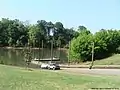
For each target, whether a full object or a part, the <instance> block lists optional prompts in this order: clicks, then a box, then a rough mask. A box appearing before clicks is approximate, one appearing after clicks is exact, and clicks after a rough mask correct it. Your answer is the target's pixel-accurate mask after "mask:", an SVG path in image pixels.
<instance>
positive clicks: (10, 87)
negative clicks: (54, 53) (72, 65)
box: [0, 65, 120, 90]
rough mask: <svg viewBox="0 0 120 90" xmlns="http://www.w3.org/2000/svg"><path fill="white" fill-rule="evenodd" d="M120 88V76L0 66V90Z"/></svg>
mask: <svg viewBox="0 0 120 90" xmlns="http://www.w3.org/2000/svg"><path fill="white" fill-rule="evenodd" d="M110 87H111V88H120V76H100V75H75V74H67V73H61V71H60V72H54V71H52V72H51V71H48V70H35V69H33V71H28V70H25V69H24V68H19V67H12V66H5V65H0V90H89V89H90V88H110Z"/></svg>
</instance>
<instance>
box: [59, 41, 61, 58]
mask: <svg viewBox="0 0 120 90" xmlns="http://www.w3.org/2000/svg"><path fill="white" fill-rule="evenodd" d="M60 54H61V40H59V59H60Z"/></svg>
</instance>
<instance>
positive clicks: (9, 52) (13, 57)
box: [0, 48, 68, 66]
mask: <svg viewBox="0 0 120 90" xmlns="http://www.w3.org/2000/svg"><path fill="white" fill-rule="evenodd" d="M39 54H40V55H39ZM41 55H42V50H40V51H39V50H32V57H33V58H39V56H40V57H41ZM50 56H51V51H50V50H49V49H44V50H43V58H50ZM53 56H54V57H59V56H60V60H61V61H60V62H61V63H66V62H67V61H68V60H67V50H60V51H59V50H54V51H53ZM0 64H5V65H15V66H25V62H24V53H23V50H21V49H19V50H15V49H3V48H0Z"/></svg>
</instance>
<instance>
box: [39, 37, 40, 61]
mask: <svg viewBox="0 0 120 90" xmlns="http://www.w3.org/2000/svg"><path fill="white" fill-rule="evenodd" d="M39 61H40V37H39Z"/></svg>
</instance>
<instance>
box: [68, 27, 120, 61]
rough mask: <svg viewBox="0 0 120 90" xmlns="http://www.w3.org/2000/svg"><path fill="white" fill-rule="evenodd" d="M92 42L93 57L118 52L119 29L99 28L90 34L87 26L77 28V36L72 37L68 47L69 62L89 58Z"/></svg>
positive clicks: (119, 49) (119, 50)
mask: <svg viewBox="0 0 120 90" xmlns="http://www.w3.org/2000/svg"><path fill="white" fill-rule="evenodd" d="M93 43H94V59H98V60H99V59H102V58H105V57H108V56H110V55H113V54H115V53H120V30H113V29H109V30H106V29H101V30H100V31H98V32H96V33H95V34H92V33H91V32H90V31H89V30H87V28H84V29H79V36H78V37H76V38H73V39H72V41H71V47H70V49H69V52H70V58H71V62H73V61H74V62H85V61H89V60H91V56H92V45H93Z"/></svg>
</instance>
